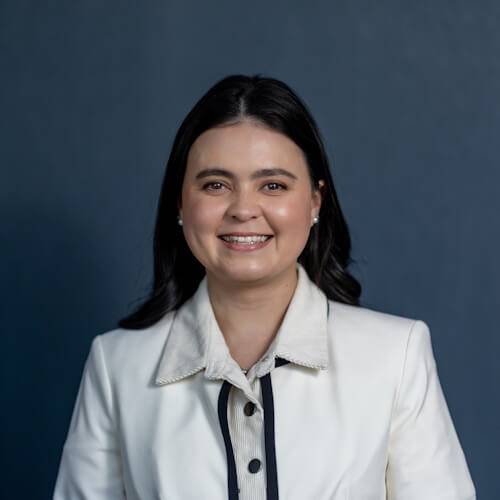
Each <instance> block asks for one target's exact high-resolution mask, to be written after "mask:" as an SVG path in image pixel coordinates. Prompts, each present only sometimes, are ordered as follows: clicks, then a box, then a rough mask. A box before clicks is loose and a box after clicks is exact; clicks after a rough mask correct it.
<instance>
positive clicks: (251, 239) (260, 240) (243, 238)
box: [217, 234, 273, 244]
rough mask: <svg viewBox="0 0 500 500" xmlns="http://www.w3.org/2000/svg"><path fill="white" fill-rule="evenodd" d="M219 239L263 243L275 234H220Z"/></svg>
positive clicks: (241, 242) (240, 242) (243, 242)
mask: <svg viewBox="0 0 500 500" xmlns="http://www.w3.org/2000/svg"><path fill="white" fill-rule="evenodd" d="M217 237H218V238H219V239H221V240H223V241H226V242H228V243H239V244H245V243H247V244H252V243H263V242H264V241H268V240H270V239H271V238H272V237H273V235H272V234H262V235H258V236H257V235H256V236H240V237H236V236H229V235H228V236H226V235H220V236H217Z"/></svg>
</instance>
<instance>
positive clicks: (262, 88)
mask: <svg viewBox="0 0 500 500" xmlns="http://www.w3.org/2000/svg"><path fill="white" fill-rule="evenodd" d="M243 120H252V121H254V122H255V121H257V122H259V123H260V124H263V125H264V126H267V127H269V128H270V129H273V130H276V131H278V132H281V133H282V134H285V135H286V136H288V137H289V138H290V139H291V140H292V141H294V142H295V143H296V144H297V145H298V146H299V147H300V148H301V149H302V151H303V153H304V155H305V158H306V162H307V166H308V170H309V174H310V180H311V185H312V188H313V189H319V184H318V180H319V179H323V180H324V181H325V184H324V186H323V188H322V190H321V191H322V203H321V208H320V212H319V223H317V224H314V225H313V226H312V228H311V231H310V234H309V238H308V240H307V243H306V246H305V247H304V250H303V251H302V253H301V254H300V256H299V258H298V261H299V262H300V263H301V264H302V265H303V266H304V268H305V269H306V271H307V273H308V275H309V277H310V278H311V279H312V281H313V282H314V283H315V284H316V285H317V286H318V287H319V288H320V289H321V290H323V292H324V293H325V295H326V296H327V297H328V298H329V299H331V300H336V301H339V302H343V303H346V304H351V305H357V306H359V305H360V304H359V296H360V295H361V285H360V284H359V282H358V281H357V280H356V279H355V278H354V277H353V276H352V275H351V274H350V273H349V272H348V271H347V267H348V266H349V264H350V263H351V262H352V259H351V257H350V253H351V239H350V235H349V230H348V227H347V223H346V221H345V219H344V215H343V213H342V210H341V208H340V204H339V201H338V198H337V194H336V192H335V188H334V185H333V179H332V176H331V174H330V168H329V163H328V158H327V155H326V152H325V148H324V145H323V142H322V139H321V137H320V133H319V130H318V127H317V125H316V123H315V121H314V119H313V117H312V116H311V114H310V112H309V111H308V109H307V107H306V105H305V104H304V103H303V102H302V100H301V99H300V98H299V97H298V96H297V94H296V93H295V92H294V91H293V90H292V89H291V88H290V87H289V86H288V85H286V84H285V83H284V82H282V81H280V80H277V79H275V78H266V77H263V76H261V75H260V74H257V75H254V76H245V75H230V76H227V77H225V78H223V79H221V80H220V81H218V82H217V83H215V85H213V86H212V87H211V88H210V89H209V90H208V91H207V92H206V94H205V95H203V96H202V97H201V99H200V100H199V101H198V102H197V103H196V104H195V106H194V107H193V109H192V110H191V111H190V112H189V113H188V115H187V116H186V118H185V119H184V121H183V122H182V123H181V125H180V127H179V130H178V131H177V134H176V136H175V139H174V143H173V145H172V149H171V152H170V156H169V158H168V162H167V166H166V170H165V176H164V179H163V184H162V187H161V193H160V197H159V202H158V207H157V214H156V224H155V229H154V242H153V254H154V255H153V257H154V277H153V285H152V288H151V291H150V292H149V295H148V296H147V298H146V299H145V300H143V302H142V304H141V305H140V306H139V307H138V308H137V309H136V310H135V311H134V312H133V313H131V314H130V315H128V316H126V317H125V318H123V319H121V320H120V321H119V322H118V325H119V326H120V327H121V328H127V329H141V328H146V327H148V326H150V325H152V324H154V323H156V322H157V321H159V320H160V319H161V318H162V317H163V316H164V315H165V314H166V313H168V312H169V311H172V310H174V309H177V308H179V307H180V306H181V305H182V304H183V303H184V302H185V301H186V300H187V299H189V298H190V297H191V296H192V295H193V293H194V292H195V291H196V288H197V287H198V285H199V283H200V281H201V279H202V278H203V277H204V275H205V268H204V267H203V266H202V265H201V263H200V262H199V261H198V260H197V259H196V258H195V257H194V256H193V254H192V253H191V250H190V249H189V247H188V246H187V243H186V241H185V239H184V235H183V233H182V229H181V227H180V226H179V225H178V223H177V215H178V206H179V205H178V202H179V200H180V196H181V192H182V184H183V180H184V173H185V170H186V162H187V156H188V152H189V149H190V147H191V145H192V144H193V142H194V141H195V140H196V138H197V137H198V136H199V135H200V134H202V133H203V132H204V131H206V130H208V129H210V128H212V127H217V126H222V125H228V124H232V123H238V122H241V121H243Z"/></svg>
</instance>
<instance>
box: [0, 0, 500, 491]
mask: <svg viewBox="0 0 500 500" xmlns="http://www.w3.org/2000/svg"><path fill="white" fill-rule="evenodd" d="M499 21H500V3H499V2H498V1H493V0H492V1H477V2H471V1H446V0H432V1H430V0H423V1H418V2H415V1H409V0H407V1H403V2H401V1H396V0H392V1H387V0H379V1H377V2H371V1H354V0H350V1H348V0H345V1H330V2H326V1H325V2H308V3H306V2H299V1H295V2H291V1H288V2H277V3H275V2H270V3H268V2H255V1H253V2H235V1H231V2H228V1H218V2H194V1H186V0H182V1H181V0H179V1H175V2H174V1H168V2H167V1H163V2H160V1H148V2H125V1H105V2H103V1H76V0H73V1H52V2H39V1H21V0H15V1H14V0H12V1H2V2H1V3H0V23H1V26H0V28H1V29H0V44H1V45H0V49H1V78H0V82H1V83H0V85H1V87H2V95H1V103H0V104H1V113H0V127H1V130H0V132H1V136H0V137H1V140H0V144H1V146H0V161H1V179H0V196H1V212H0V213H1V221H0V222H1V225H0V227H1V233H2V242H1V251H2V258H1V261H0V262H1V264H0V266H1V272H2V275H1V284H2V295H1V306H0V307H1V312H2V327H1V335H2V336H1V344H0V345H1V352H2V354H1V360H2V363H1V365H0V375H1V383H2V388H1V389H2V396H1V401H2V405H1V406H2V410H1V412H0V415H1V417H0V418H1V422H0V424H1V425H0V428H1V433H2V436H1V440H2V442H1V464H0V466H1V469H0V470H1V471H2V474H1V475H2V479H1V481H0V488H1V489H0V496H1V497H2V498H9V499H11V498H12V499H14V498H15V499H28V498H29V499H34V498H37V499H38V498H40V499H41V498H49V497H50V496H51V494H52V489H53V486H54V481H55V477H56V474H57V468H58V465H59V460H60V453H61V450H62V445H63V442H64V439H65V436H66V432H67V429H68V425H69V420H70V416H71V411H72V408H73V404H74V400H75V397H76V391H77V388H78V384H79V381H80V377H81V373H82V369H83V363H84V361H85V358H86V356H87V354H88V349H89V346H90V341H91V339H92V338H93V337H94V336H95V335H97V334H99V333H103V332H105V331H107V330H109V329H112V328H114V327H115V324H116V321H117V320H118V319H119V318H120V317H122V316H123V315H125V314H126V313H127V312H128V311H130V310H131V308H132V307H133V306H134V305H135V300H136V299H137V298H139V297H140V296H142V295H144V294H145V293H146V291H147V288H148V285H149V282H150V279H151V264H152V232H153V224H154V216H155V208H156V203H157V199H158V195H159V190H160V183H161V180H162V177H163V172H164V165H165V162H166V159H167V156H168V153H169V149H170V146H171V143H172V140H173V135H174V134H175V131H176V130H177V127H178V126H179V124H180V122H181V120H182V119H183V117H184V116H185V114H186V113H187V112H188V111H189V109H190V108H191V107H192V105H193V104H194V102H195V101H196V100H197V99H198V98H199V97H200V96H201V95H202V93H204V92H205V91H206V90H207V89H208V87H209V86H210V85H212V84H213V83H214V82H215V81H216V80H217V79H219V78H222V77H223V76H225V75H227V74H229V73H236V72H242V73H247V74H251V73H255V72H261V73H264V74H265V75H267V76H275V77H278V78H281V79H283V80H285V81H286V82H287V83H289V84H290V85H291V86H292V87H293V88H294V89H295V90H296V91H297V92H298V93H299V95H301V96H302V97H303V98H304V99H305V101H306V103H308V105H309V107H310V109H311V111H312V112H313V114H314V116H315V117H316V119H317V121H318V123H319V126H320V128H321V131H322V133H323V136H324V139H325V142H326V146H327V150H328V153H329V155H330V158H331V160H332V173H333V176H334V180H335V182H336V186H337V189H338V194H339V197H340V201H341V204H342V207H343V209H344V211H345V214H346V217H347V220H348V223H349V225H350V228H351V231H352V237H353V257H354V258H355V259H356V260H357V264H356V265H355V266H354V267H353V272H354V274H355V275H356V276H357V277H358V278H359V279H360V280H361V281H362V284H363V286H364V293H363V296H362V300H363V305H365V306H367V307H371V308H375V309H379V310H383V311H386V312H391V313H394V314H400V315H404V316H409V317H413V318H419V319H423V320H425V321H426V322H427V323H428V324H429V326H430V328H431V334H432V340H433V346H434V352H435V357H436V360H437V363H438V368H439V374H440V379H441V383H442V386H443V389H444V391H445V394H446V397H447V401H448V404H449V407H450V411H451V413H452V416H453V419H454V422H455V426H456V429H457V432H458V434H459V437H460V440H461V443H462V446H463V449H464V452H465V454H466V457H467V460H468V463H469V467H470V470H471V474H472V476H473V480H474V482H475V485H476V489H477V492H478V498H480V499H482V500H495V499H497V498H500V481H499V478H498V476H499V475H498V460H499V453H498V451H499V448H500V433H499V421H500V412H499V406H500V395H499V389H498V382H499V379H500V373H499V368H498V357H499V352H500V342H499V335H498V334H499V327H498V319H497V318H498V311H499V307H500V300H499V294H498V292H497V286H496V285H497V283H498V281H499V279H500V267H499V265H498V253H499V251H498V248H499V243H500V235H499V221H498V216H499V212H500V206H499V205H500V204H499V201H498V195H499V188H498V183H499V181H500V173H499V160H500V152H499V136H500V115H499V112H500V105H499V90H500V87H499V84H500V55H499V54H500V29H499V28H500V23H499Z"/></svg>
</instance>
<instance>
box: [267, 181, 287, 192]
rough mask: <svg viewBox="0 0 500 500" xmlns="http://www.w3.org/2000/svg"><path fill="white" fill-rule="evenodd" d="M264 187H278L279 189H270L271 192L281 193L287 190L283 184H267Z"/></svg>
mask: <svg viewBox="0 0 500 500" xmlns="http://www.w3.org/2000/svg"><path fill="white" fill-rule="evenodd" d="M266 186H279V187H280V188H281V189H271V191H283V190H285V189H287V187H286V186H285V185H284V184H281V183H279V182H268V183H267V184H266Z"/></svg>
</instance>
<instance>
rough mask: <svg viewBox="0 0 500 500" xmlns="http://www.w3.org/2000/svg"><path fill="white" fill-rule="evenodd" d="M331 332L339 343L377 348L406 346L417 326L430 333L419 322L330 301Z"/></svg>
mask: <svg viewBox="0 0 500 500" xmlns="http://www.w3.org/2000/svg"><path fill="white" fill-rule="evenodd" d="M329 307H330V316H329V320H328V329H329V332H330V334H331V335H333V336H334V337H335V338H336V339H337V341H339V342H341V341H344V340H345V341H348V342H350V343H353V342H359V343H361V344H362V345H364V346H365V347H369V346H373V347H374V348H376V347H377V346H378V347H382V348H386V347H389V346H398V345H399V346H404V345H405V344H406V342H407V340H408V336H409V334H410V332H411V330H412V328H413V327H414V325H415V324H417V323H418V324H421V325H422V327H423V329H424V330H427V331H428V328H427V324H426V323H425V322H424V321H422V320H419V319H416V318H412V317H408V316H402V315H399V314H394V313H389V312H385V311H380V310H376V309H372V308H370V307H365V306H355V305H350V304H344V303H342V302H337V301H335V300H329Z"/></svg>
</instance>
